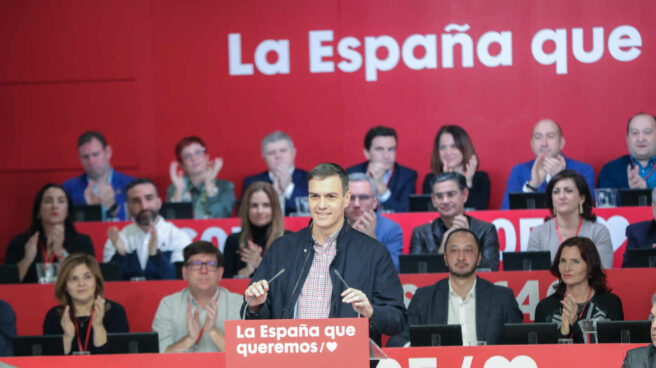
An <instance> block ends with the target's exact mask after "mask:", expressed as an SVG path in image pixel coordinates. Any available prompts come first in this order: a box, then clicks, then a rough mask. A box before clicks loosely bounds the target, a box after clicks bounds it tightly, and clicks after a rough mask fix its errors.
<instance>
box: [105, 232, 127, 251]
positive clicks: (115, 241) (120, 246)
mask: <svg viewBox="0 0 656 368" xmlns="http://www.w3.org/2000/svg"><path fill="white" fill-rule="evenodd" d="M107 238H109V240H110V241H111V242H112V245H113V246H114V248H115V249H116V252H117V253H118V254H120V255H122V256H124V255H125V244H124V243H123V240H122V239H121V237H120V236H119V235H118V227H116V226H111V227H110V228H109V229H107Z"/></svg>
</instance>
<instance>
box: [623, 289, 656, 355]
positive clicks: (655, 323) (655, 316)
mask: <svg viewBox="0 0 656 368" xmlns="http://www.w3.org/2000/svg"><path fill="white" fill-rule="evenodd" d="M651 304H652V305H651V313H650V314H649V319H651V344H649V345H647V346H643V347H641V348H635V349H631V350H629V351H627V352H626V357H625V358H624V365H623V366H622V368H652V367H656V294H654V296H653V297H652V298H651Z"/></svg>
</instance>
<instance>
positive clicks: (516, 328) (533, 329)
mask: <svg viewBox="0 0 656 368" xmlns="http://www.w3.org/2000/svg"><path fill="white" fill-rule="evenodd" d="M501 341H502V342H503V344H504V345H528V344H556V343H557V342H558V325H556V324H555V323H506V324H504V325H503V338H502V340H501Z"/></svg>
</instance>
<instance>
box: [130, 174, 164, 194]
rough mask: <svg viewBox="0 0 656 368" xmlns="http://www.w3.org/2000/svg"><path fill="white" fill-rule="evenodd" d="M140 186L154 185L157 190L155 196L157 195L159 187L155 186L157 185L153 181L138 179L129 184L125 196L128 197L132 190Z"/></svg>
mask: <svg viewBox="0 0 656 368" xmlns="http://www.w3.org/2000/svg"><path fill="white" fill-rule="evenodd" d="M140 184H150V185H152V186H153V188H155V195H157V185H155V183H153V181H152V180H150V179H148V178H136V179H134V180H132V181H131V182H129V183H128V185H127V186H126V187H125V195H126V196H127V195H128V193H129V192H130V189H132V188H134V187H136V186H137V185H140Z"/></svg>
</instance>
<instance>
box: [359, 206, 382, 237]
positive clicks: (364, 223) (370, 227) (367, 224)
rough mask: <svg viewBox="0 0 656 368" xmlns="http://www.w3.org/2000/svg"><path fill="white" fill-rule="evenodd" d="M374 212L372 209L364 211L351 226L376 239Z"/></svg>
mask: <svg viewBox="0 0 656 368" xmlns="http://www.w3.org/2000/svg"><path fill="white" fill-rule="evenodd" d="M376 221H377V220H376V214H375V213H374V211H373V210H370V211H366V212H364V213H363V214H362V216H361V217H360V218H359V219H357V221H355V223H354V224H353V228H354V229H356V230H358V231H360V232H363V233H365V234H367V235H369V236H370V237H372V238H374V239H376Z"/></svg>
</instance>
